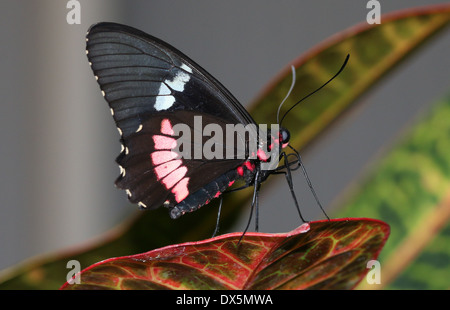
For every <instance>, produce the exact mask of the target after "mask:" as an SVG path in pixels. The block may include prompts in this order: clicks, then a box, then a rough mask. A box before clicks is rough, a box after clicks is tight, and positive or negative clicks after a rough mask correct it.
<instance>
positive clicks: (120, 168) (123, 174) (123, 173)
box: [119, 165, 126, 177]
mask: <svg viewBox="0 0 450 310" xmlns="http://www.w3.org/2000/svg"><path fill="white" fill-rule="evenodd" d="M119 170H120V175H121V176H123V177H124V176H125V174H126V171H125V169H124V168H123V167H122V166H121V165H119Z"/></svg>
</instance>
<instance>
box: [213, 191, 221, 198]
mask: <svg viewBox="0 0 450 310" xmlns="http://www.w3.org/2000/svg"><path fill="white" fill-rule="evenodd" d="M220 194H222V193H221V192H220V191H218V192H217V193H216V194H215V195H214V198H217V197H219V196H220Z"/></svg>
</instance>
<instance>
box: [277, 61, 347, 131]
mask: <svg viewBox="0 0 450 310" xmlns="http://www.w3.org/2000/svg"><path fill="white" fill-rule="evenodd" d="M349 58H350V54H348V55H347V57H346V58H345V60H344V63H343V64H342V66H341V68H340V69H339V71H338V72H337V73H336V74H335V75H334V76H333V77H332V78H331V79H329V80H328V81H327V82H326V83H324V84H323V85H322V86H320V87H319V88H317V89H316V90H315V91H313V92H312V93H309V94H308V95H306V96H305V97H303V98H302V99H300V100H299V101H297V103H296V104H294V105H293V106H292V107H290V109H289V110H287V111H286V113H284V115H283V117H282V118H281V121H280V122H278V124H279V125H280V127H281V123H282V122H283V120H284V118H285V117H286V115H287V114H288V113H289V112H290V111H291V110H292V109H293V108H295V107H296V106H297V105H298V104H299V103H300V102H302V101H303V100H305V99H307V98H309V97H310V96H312V95H314V94H315V93H317V92H318V91H319V90H321V89H322V88H324V87H325V86H326V85H327V84H328V83H330V82H331V81H332V80H334V78H336V77H337V76H338V75H339V74H340V73H341V72H342V70H344V68H345V66H346V65H347V62H348V59H349ZM278 110H279V108H278ZM277 119H278V116H277Z"/></svg>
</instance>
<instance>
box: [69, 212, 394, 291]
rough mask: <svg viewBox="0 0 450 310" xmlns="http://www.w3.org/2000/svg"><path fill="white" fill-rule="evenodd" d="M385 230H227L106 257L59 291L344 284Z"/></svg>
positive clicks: (354, 277) (368, 226)
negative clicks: (204, 238)
mask: <svg viewBox="0 0 450 310" xmlns="http://www.w3.org/2000/svg"><path fill="white" fill-rule="evenodd" d="M388 235H389V226H388V225H387V224H386V223H384V222H381V221H378V220H371V219H339V220H331V221H328V220H324V221H317V222H310V223H307V224H303V225H302V226H300V227H298V228H297V229H295V230H293V231H291V232H289V233H283V234H265V233H247V234H245V236H244V237H243V238H242V240H241V237H242V233H231V234H226V235H222V236H219V237H215V238H212V239H207V240H204V241H199V242H189V243H183V244H177V245H171V246H167V247H164V248H160V249H156V250H153V251H150V252H147V253H143V254H137V255H131V256H125V257H119V258H111V259H107V260H105V261H102V262H99V263H96V264H94V265H92V266H90V267H88V268H86V269H85V270H84V271H82V272H81V273H80V274H78V275H76V276H74V278H73V279H77V277H78V279H79V281H78V282H79V283H78V284H76V282H75V281H74V283H73V284H69V283H68V282H66V283H65V284H64V285H63V286H62V289H122V290H124V289H189V290H192V289H221V290H233V289H250V290H274V289H349V288H352V287H354V286H355V285H356V284H358V283H359V282H360V281H361V279H362V278H363V277H364V275H365V274H366V273H367V272H368V270H369V269H368V267H367V263H368V262H369V261H370V260H373V259H376V258H377V256H378V253H379V252H380V250H381V248H382V247H383V245H384V243H385V241H386V239H387V237H388ZM240 240H241V241H240Z"/></svg>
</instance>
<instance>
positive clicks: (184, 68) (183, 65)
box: [181, 64, 192, 73]
mask: <svg viewBox="0 0 450 310" xmlns="http://www.w3.org/2000/svg"><path fill="white" fill-rule="evenodd" d="M181 69H183V70H186V71H187V72H189V73H192V69H191V68H189V67H188V66H186V65H185V64H182V65H181Z"/></svg>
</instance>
